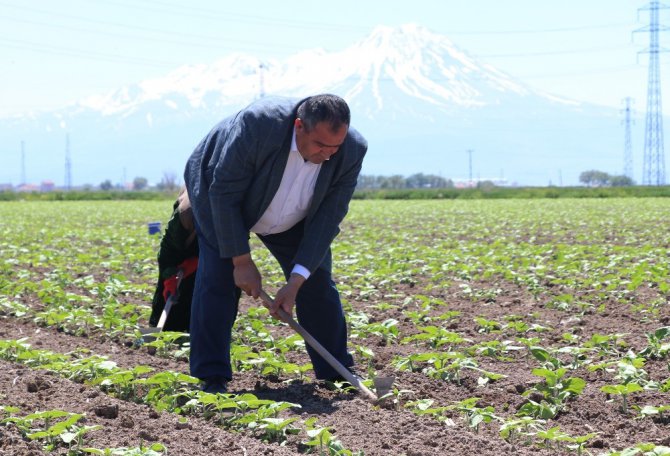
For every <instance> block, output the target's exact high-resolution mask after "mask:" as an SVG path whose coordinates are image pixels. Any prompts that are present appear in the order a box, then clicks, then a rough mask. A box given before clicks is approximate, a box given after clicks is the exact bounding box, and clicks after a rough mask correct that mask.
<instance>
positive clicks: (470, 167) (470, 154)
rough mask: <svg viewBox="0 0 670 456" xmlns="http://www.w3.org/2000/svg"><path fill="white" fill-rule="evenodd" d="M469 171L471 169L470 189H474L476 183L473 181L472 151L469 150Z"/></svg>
mask: <svg viewBox="0 0 670 456" xmlns="http://www.w3.org/2000/svg"><path fill="white" fill-rule="evenodd" d="M468 169H469V176H470V177H469V181H468V187H474V182H473V181H472V149H468Z"/></svg>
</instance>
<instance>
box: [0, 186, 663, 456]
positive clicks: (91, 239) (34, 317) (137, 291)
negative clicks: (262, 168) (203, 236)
mask: <svg viewBox="0 0 670 456" xmlns="http://www.w3.org/2000/svg"><path fill="white" fill-rule="evenodd" d="M171 205H172V202H171V201H169V200H159V201H104V202H92V201H51V202H43V201H12V202H4V203H0V258H1V260H0V323H3V322H4V323H7V324H9V323H10V322H21V324H22V325H31V326H30V327H35V328H41V329H42V330H43V332H44V333H46V334H48V339H49V340H51V341H52V342H50V341H49V340H44V341H42V342H41V343H42V344H43V347H42V349H44V350H47V349H48V353H47V351H44V352H38V351H31V349H30V348H29V347H26V346H22V345H21V343H19V342H17V341H18V340H19V339H20V337H18V335H17V336H16V337H14V336H15V332H13V331H14V330H12V329H7V330H6V336H5V337H4V339H5V340H4V341H0V358H2V359H4V360H6V361H7V362H13V363H16V362H18V363H25V364H26V365H27V366H29V367H30V368H31V369H47V370H52V371H53V372H56V373H57V374H58V375H61V376H63V377H64V378H66V379H69V380H72V381H75V382H85V383H87V384H90V385H93V386H96V387H99V388H101V389H102V391H103V392H105V393H106V394H109V395H111V396H114V397H117V398H118V397H120V398H123V399H124V400H129V401H134V402H139V403H144V404H149V405H150V406H152V407H154V408H157V409H159V410H166V411H168V412H170V413H174V414H177V415H181V416H186V417H189V416H200V417H202V416H204V417H206V418H208V419H210V420H214V421H216V423H217V425H219V426H220V427H221V428H222V429H223V430H224V431H225V432H240V433H242V434H244V435H247V436H251V437H254V438H257V439H259V441H260V442H263V444H267V445H275V446H277V445H283V446H287V447H289V448H291V449H292V450H293V451H295V453H296V454H298V453H305V452H307V451H308V450H309V449H310V448H315V447H318V448H321V451H325V452H324V453H322V454H342V455H344V454H411V451H409V450H407V449H406V448H409V447H410V446H411V447H412V448H414V447H416V445H419V450H417V451H419V452H420V451H424V453H420V454H429V453H428V452H429V451H433V450H434V451H438V452H439V451H442V450H443V451H446V450H447V449H449V448H450V447H452V446H453V445H454V440H453V439H454V438H455V437H454V434H453V433H449V432H442V431H440V429H447V428H449V429H451V428H452V427H454V428H453V429H457V430H459V432H460V433H461V434H462V435H466V436H468V437H467V438H468V439H470V440H471V443H466V444H461V445H470V444H471V446H470V447H468V446H466V447H463V448H470V449H471V450H472V451H476V449H481V450H480V454H557V453H559V454H598V455H600V454H603V455H605V454H609V455H614V454H630V455H633V454H670V453H669V452H670V448H669V447H670V440H669V439H668V436H669V435H670V426H669V423H670V420H668V416H667V415H668V413H670V399H669V395H668V392H670V372H669V369H670V364H669V359H670V309H669V306H668V297H669V296H670V274H669V272H670V258H669V256H668V247H669V246H670V230H669V229H668V227H670V199H666V198H605V199H596V198H576V199H570V198H559V199H475V200H462V199H454V200H448V199H443V200H393V201H391V200H377V199H363V200H355V201H353V202H352V204H351V207H350V213H349V215H348V216H347V218H346V220H345V222H344V223H343V224H342V226H341V228H342V232H341V233H340V235H339V236H338V238H337V239H336V240H335V243H334V245H333V254H334V278H335V280H336V282H337V284H338V288H339V290H340V292H341V294H342V296H343V301H344V303H345V307H346V310H347V316H348V322H349V326H350V327H349V333H350V340H351V349H352V352H355V358H356V360H357V364H358V366H359V370H360V371H361V372H362V373H363V375H364V376H365V377H366V378H372V377H374V376H376V375H381V374H382V373H385V374H388V373H392V374H393V375H396V376H397V382H396V389H395V390H394V391H393V393H392V394H391V397H389V398H387V399H386V403H385V404H384V405H383V406H381V407H380V406H371V405H369V404H368V405H366V404H364V403H363V402H356V403H353V404H348V406H349V407H353V408H354V409H355V411H354V413H356V414H357V416H358V418H359V420H361V421H362V422H363V425H365V426H371V427H374V425H373V424H371V423H372V422H375V423H377V422H378V420H380V419H381V420H382V421H383V422H384V423H386V426H388V428H389V429H390V430H393V429H395V430H396V431H397V432H396V434H402V435H400V436H398V435H396V434H394V438H395V439H399V440H398V442H397V444H395V445H396V446H392V447H391V448H390V449H388V451H386V449H384V448H386V447H382V446H379V445H380V444H379V443H378V442H375V441H373V440H375V439H368V440H365V439H361V438H360V436H359V435H358V434H359V433H358V434H357V430H356V427H355V426H354V424H351V423H349V422H348V421H349V420H348V414H350V413H352V411H351V410H349V412H347V411H345V409H346V407H343V409H342V410H338V409H337V408H335V409H334V410H330V409H329V410H330V411H329V412H324V411H319V410H311V411H309V412H308V411H302V412H301V411H300V409H298V408H297V405H299V404H296V400H297V399H299V400H301V398H304V397H306V396H309V395H310V394H312V395H313V394H316V395H317V396H319V395H320V394H325V393H320V392H319V391H318V390H317V392H314V391H313V390H303V389H299V394H298V393H295V394H293V393H291V391H292V390H290V391H284V389H282V388H289V389H290V387H293V386H292V385H302V386H295V387H296V388H307V386H306V385H310V384H311V383H312V382H313V380H310V366H309V363H308V358H307V357H306V355H305V353H304V345H303V344H302V342H301V341H300V340H299V338H297V337H296V336H295V335H291V333H290V331H288V330H287V328H286V326H285V325H282V324H279V323H278V322H276V321H274V320H272V319H271V318H270V317H269V316H268V315H267V311H265V309H263V308H262V307H257V306H254V303H253V302H250V300H248V299H246V300H244V303H243V305H242V312H241V314H240V318H239V319H238V322H237V324H236V331H235V338H236V343H235V352H234V354H233V357H234V360H235V361H234V363H235V368H236V370H237V372H236V374H235V375H236V378H235V380H234V381H233V383H232V386H233V391H235V390H236V389H238V390H245V391H253V392H254V394H257V396H258V400H257V401H256V402H253V401H251V403H252V405H249V404H250V399H249V397H248V396H244V397H242V396H235V395H234V394H231V395H230V396H231V397H228V398H226V401H228V402H226V404H228V405H225V404H224V402H225V401H223V402H222V401H221V400H220V398H219V399H212V398H210V397H207V396H208V395H206V394H205V393H200V392H199V391H197V390H194V387H193V384H194V381H195V380H194V379H192V378H190V377H188V376H187V375H184V374H187V373H188V366H187V364H185V363H184V359H186V358H187V356H188V346H187V345H186V346H179V345H178V344H175V343H174V340H175V339H176V338H177V336H173V335H170V334H168V335H166V337H165V340H161V339H159V341H158V342H157V343H156V344H155V346H154V350H153V351H152V352H151V353H150V354H146V355H145V356H146V359H147V361H146V363H147V364H151V363H152V362H155V359H156V357H159V358H161V359H166V360H169V361H166V362H168V363H176V364H167V365H166V366H165V372H163V374H164V376H165V375H172V374H167V373H166V372H168V373H169V372H173V371H175V372H173V374H174V375H177V373H178V374H179V375H181V377H174V378H173V379H172V380H171V381H170V382H169V385H168V384H167V383H160V385H159V386H157V387H155V388H153V389H152V388H149V387H148V386H147V383H146V379H147V378H152V377H151V376H152V375H155V374H156V371H155V370H154V371H151V372H149V371H146V372H143V371H142V369H141V368H139V367H138V366H140V364H138V365H136V366H120V364H121V363H122V361H121V360H116V361H117V362H118V363H119V367H118V368H115V369H117V370H114V369H112V368H111V367H110V368H109V369H103V368H100V369H96V368H92V369H91V368H90V365H89V369H88V370H87V369H79V370H78V371H77V372H76V375H75V374H74V373H73V372H72V367H71V366H70V367H69V369H70V370H68V367H67V366H66V365H67V364H72V354H71V352H66V351H64V350H58V347H59V345H60V344H64V345H66V344H67V343H69V342H65V340H64V339H63V340H59V338H64V337H65V336H68V337H74V338H76V339H75V340H79V341H80V342H81V344H82V345H86V344H88V343H89V342H90V341H96V340H97V341H110V342H111V343H112V344H118V346H120V347H130V348H129V350H132V351H134V352H135V353H138V354H145V350H146V349H145V346H143V345H139V344H137V339H138V333H137V329H138V328H139V327H142V326H146V324H147V319H148V313H149V307H150V301H151V297H152V294H153V289H154V285H155V281H156V278H157V265H156V253H157V251H158V246H159V242H160V235H149V234H148V232H147V223H148V222H152V221H162V222H163V224H165V223H166V222H167V218H168V217H169V215H170V210H171ZM253 245H254V251H253V255H254V257H255V258H256V260H257V262H258V265H259V269H260V270H261V273H263V274H264V286H265V287H266V288H267V289H268V290H269V291H271V292H273V291H276V290H277V288H278V287H279V286H281V284H282V277H281V275H280V271H279V268H278V266H277V264H276V263H275V262H274V260H273V259H271V258H269V257H268V254H267V252H266V251H265V250H264V249H263V248H262V247H261V246H260V244H259V243H258V241H256V240H254V241H253ZM7 327H8V328H9V326H7ZM16 334H19V333H18V332H16ZM30 342H31V341H30V339H28V340H27V342H26V343H27V344H29V343H30ZM112 353H114V352H113V351H112V352H110V353H97V355H99V356H104V357H105V359H114V355H113V354H112ZM90 355H91V356H93V355H96V353H90ZM77 356H78V357H79V358H81V354H79V355H77ZM79 358H78V359H79ZM45 359H46V361H45ZM90 362H91V363H93V365H97V364H95V363H96V362H101V361H100V360H98V361H95V359H94V360H92V361H90ZM58 363H60V364H58ZM75 364H76V363H75ZM57 365H59V366H60V367H58V368H56V367H55V366H57ZM152 366H153V365H152ZM121 367H123V368H124V369H133V368H137V369H138V370H137V372H136V373H135V374H133V375H132V376H131V377H128V378H126V379H125V381H126V382H129V384H128V385H125V384H124V385H125V387H126V389H124V388H122V387H120V386H119V387H112V386H110V385H111V384H113V382H111V381H110V380H107V381H105V380H104V379H105V378H107V379H109V378H110V377H113V378H116V379H117V380H118V374H119V371H118V369H121ZM153 369H156V366H154V367H153ZM158 369H161V367H160V366H159V367H158ZM82 370H83V371H84V372H82ZM115 375H116V376H117V377H114V376H115ZM69 380H68V381H69ZM133 382H136V383H133ZM236 382H237V383H236ZM259 384H261V385H266V384H271V385H274V386H273V388H276V390H277V392H276V395H275V396H272V400H270V399H269V397H264V396H263V394H262V393H263V391H266V389H263V388H260V389H259V387H258V385H259ZM254 385H256V386H254ZM282 385H284V386H282ZM287 385H289V386H287ZM129 386H131V387H132V388H131V390H132V395H131V396H124V394H126V395H127V394H130V393H128V389H127V387H129ZM0 391H2V390H1V389H0ZM273 391H274V389H273ZM305 391H311V393H308V392H305ZM338 394H342V395H345V396H346V393H344V392H342V393H338ZM254 397H255V396H254ZM319 397H320V396H319ZM337 397H339V396H336V397H335V399H333V398H332V397H331V396H328V399H327V401H331V400H337ZM178 398H181V399H178ZM184 398H187V399H188V400H192V401H194V402H193V403H192V404H191V403H190V402H189V404H191V405H190V406H189V407H186V406H185V405H184ZM296 398H297V399H296ZM261 399H262V400H261ZM263 400H267V401H268V402H267V403H264V402H263ZM245 401H246V402H245ZM242 403H244V405H240V404H242ZM273 403H274V404H279V405H274V406H273V405H271V404H273ZM74 404H76V401H74ZM74 404H73V407H74V406H75V405H74ZM207 404H209V405H207ZM231 404H233V405H231ZM12 407H17V406H16V404H13V403H11V400H10V398H9V396H8V395H4V396H3V394H2V393H0V430H2V426H3V425H5V426H6V425H8V423H13V422H16V421H17V420H18V419H19V417H25V416H26V415H27V414H29V413H32V412H34V410H22V409H21V407H17V408H16V410H15V409H14V408H12ZM212 407H213V409H214V410H219V411H220V410H221V409H225V408H226V407H232V408H234V409H235V410H237V411H238V415H239V416H238V415H236V417H237V418H236V419H239V420H238V421H236V420H233V419H230V417H229V416H227V415H226V416H224V415H223V414H222V415H221V416H219V415H217V413H214V414H212V413H211V411H212V410H213V409H212ZM264 407H270V409H272V407H274V408H275V409H274V411H273V410H270V411H264V410H266V409H265V408H264ZM240 410H246V412H245V413H242V412H239V411H240ZM74 411H75V410H72V411H71V412H74ZM278 417H281V420H280V419H279V418H278ZM380 417H381V418H380ZM398 417H403V418H402V419H403V420H405V422H407V420H410V421H411V422H413V423H417V424H416V428H414V427H410V428H403V429H404V431H401V430H400V429H399V428H398V427H397V426H399V425H398V423H397V422H398V421H402V420H399V419H398ZM368 419H369V420H371V421H370V422H367V421H366V420H368ZM272 420H275V421H272ZM250 422H253V423H255V424H254V425H253V426H252V425H250V424H249V423H250ZM319 425H321V427H319ZM358 425H360V423H358V424H356V426H358ZM326 427H328V428H329V429H330V430H331V431H333V432H330V433H327V435H326V434H324V431H323V430H322V431H321V432H322V433H321V434H320V436H321V437H323V439H322V440H321V441H319V442H317V443H315V442H316V441H315V440H314V436H315V435H317V434H318V432H317V431H315V429H316V430H318V429H322V428H323V429H325V428H326ZM427 430H428V431H427ZM429 431H430V432H433V431H434V432H435V433H436V435H440V436H441V437H439V438H437V443H435V445H433V444H429V443H425V445H426V446H425V448H423V447H421V445H424V443H419V444H417V443H416V441H415V440H412V443H411V445H410V443H404V441H403V439H410V438H412V439H418V436H419V435H424V434H430V432H429ZM379 432H382V431H379ZM389 432H391V431H389ZM88 435H90V436H91V439H92V440H91V442H93V443H89V445H93V444H96V445H98V448H101V447H102V446H104V445H109V444H105V443H104V441H103V440H100V441H96V440H95V438H94V436H95V432H90V434H88ZM326 436H327V438H326ZM387 437H388V436H387ZM380 438H383V435H382V436H381V437H380ZM388 438H390V437H388ZM310 439H312V440H310ZM466 440H467V439H466ZM310 442H311V443H310ZM51 444H52V443H51ZM161 444H164V445H165V446H166V447H167V448H168V449H169V446H170V444H169V442H163V441H161ZM44 445H47V443H44ZM59 445H60V447H62V446H63V444H62V442H61V443H57V444H56V445H55V447H59ZM338 445H339V446H338ZM431 445H432V446H431ZM486 445H489V446H490V445H492V447H490V448H489V447H487V446H486ZM52 448H54V447H52ZM82 448H83V447H82ZM156 448H157V449H156V451H157V452H158V453H157V454H163V453H162V451H163V450H161V449H160V448H158V447H156ZM422 448H423V449H422ZM431 448H432V450H431ZM487 448H488V449H487ZM440 449H442V450H440ZM464 451H465V450H464ZM72 454H84V453H83V452H82V453H72ZM142 454H144V453H142ZM146 454H149V453H146ZM417 454H418V453H417Z"/></svg>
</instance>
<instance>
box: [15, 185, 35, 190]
mask: <svg viewBox="0 0 670 456" xmlns="http://www.w3.org/2000/svg"><path fill="white" fill-rule="evenodd" d="M15 190H16V191H17V192H39V191H40V188H39V187H38V186H37V185H35V184H21V185H18V186H17V187H16V189H15Z"/></svg>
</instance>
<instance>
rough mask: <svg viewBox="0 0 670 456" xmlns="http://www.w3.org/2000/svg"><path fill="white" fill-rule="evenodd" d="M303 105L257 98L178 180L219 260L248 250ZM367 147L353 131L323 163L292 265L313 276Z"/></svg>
mask: <svg viewBox="0 0 670 456" xmlns="http://www.w3.org/2000/svg"><path fill="white" fill-rule="evenodd" d="M301 101H302V100H296V99H287V98H274V97H272V98H262V99H261V100H259V101H257V102H254V103H252V104H251V105H250V106H248V107H246V108H244V109H243V110H241V111H240V112H238V113H237V114H235V115H233V116H230V117H228V118H226V119H224V120H223V121H221V122H220V123H219V124H218V125H216V126H215V127H214V128H213V129H212V131H211V132H210V133H209V134H208V135H207V136H206V137H205V138H204V139H203V140H202V141H201V142H200V144H199V145H198V146H197V147H196V148H195V151H194V152H193V154H192V155H191V157H190V158H189V159H188V162H187V164H186V170H185V172H184V181H185V183H186V188H187V190H188V193H189V196H190V198H191V205H192V207H193V214H194V216H195V220H196V223H197V225H198V229H199V231H200V234H201V236H202V237H204V240H205V241H206V242H207V244H209V245H210V246H211V247H212V248H215V249H218V251H219V254H220V255H221V258H231V257H234V256H237V255H242V254H245V253H248V252H249V251H250V247H249V230H250V229H251V227H252V226H254V224H255V223H256V222H257V221H258V220H259V219H260V218H261V216H262V215H263V213H264V212H265V210H266V209H267V207H268V206H269V205H270V202H271V201H272V198H273V197H274V195H275V193H276V192H277V189H278V188H279V184H280V183H281V179H282V176H283V174H284V168H285V167H286V163H287V161H288V155H289V149H290V147H291V137H292V133H293V124H294V121H295V118H296V111H297V107H298V105H299V104H300V102H301ZM366 151H367V142H366V141H365V139H364V138H363V137H362V136H361V135H360V134H359V133H358V132H357V131H356V130H354V129H353V128H349V133H348V134H347V137H346V138H345V141H344V143H343V144H342V146H341V147H340V149H339V150H338V152H337V153H336V154H335V155H333V156H332V157H331V158H330V160H328V161H325V162H323V164H322V165H321V170H320V171H319V176H318V178H317V181H316V186H315V188H314V197H313V198H312V203H311V206H310V208H309V211H308V213H307V216H306V218H305V234H304V236H303V239H302V241H301V243H300V246H299V248H298V252H297V254H296V257H295V258H294V263H297V264H301V265H302V266H304V267H306V268H307V269H308V270H309V271H311V272H314V271H315V270H316V269H317V268H318V267H319V265H320V264H321V263H322V262H323V261H324V259H326V256H327V254H328V253H329V251H330V250H329V249H330V244H331V242H332V241H333V239H334V238H335V236H337V234H338V233H339V224H340V222H341V221H342V219H343V218H344V216H345V215H346V213H347V211H348V208H349V202H350V200H351V197H352V195H353V193H354V189H355V188H356V181H357V179H358V174H359V173H360V171H361V166H362V164H363V157H364V156H365V152H366Z"/></svg>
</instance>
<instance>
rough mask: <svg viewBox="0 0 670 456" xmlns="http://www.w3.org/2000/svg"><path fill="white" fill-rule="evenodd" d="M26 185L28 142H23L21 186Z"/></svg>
mask: <svg viewBox="0 0 670 456" xmlns="http://www.w3.org/2000/svg"><path fill="white" fill-rule="evenodd" d="M25 183H26V142H25V141H23V140H21V185H23V184H25Z"/></svg>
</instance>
